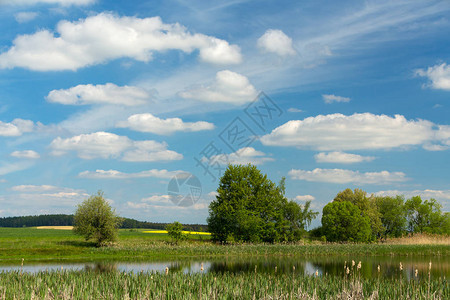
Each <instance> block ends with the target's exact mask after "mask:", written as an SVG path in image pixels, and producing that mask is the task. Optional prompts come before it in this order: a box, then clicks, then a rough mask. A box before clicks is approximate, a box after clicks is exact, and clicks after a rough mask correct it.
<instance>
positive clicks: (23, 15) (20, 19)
mask: <svg viewBox="0 0 450 300" xmlns="http://www.w3.org/2000/svg"><path fill="white" fill-rule="evenodd" d="M0 3H1V1H0ZM38 15H39V14H38V13H37V12H34V11H22V12H19V13H17V14H15V15H14V18H15V19H16V21H17V23H27V22H30V21H33V20H34V19H36V17H37V16H38Z"/></svg>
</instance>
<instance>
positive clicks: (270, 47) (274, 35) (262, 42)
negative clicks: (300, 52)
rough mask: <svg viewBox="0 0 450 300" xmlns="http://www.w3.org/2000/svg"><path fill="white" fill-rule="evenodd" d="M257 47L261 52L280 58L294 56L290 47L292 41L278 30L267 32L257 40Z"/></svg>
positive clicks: (293, 51)
mask: <svg viewBox="0 0 450 300" xmlns="http://www.w3.org/2000/svg"><path fill="white" fill-rule="evenodd" d="M257 45H258V47H259V48H260V49H262V50H263V51H266V52H272V53H276V54H278V55H280V56H286V55H295V54H296V52H295V50H294V48H293V47H292V39H291V38H290V37H288V36H287V35H286V34H285V33H284V32H283V31H281V30H278V29H269V30H267V31H266V32H265V33H264V34H263V35H262V36H261V37H260V38H259V39H258V42H257Z"/></svg>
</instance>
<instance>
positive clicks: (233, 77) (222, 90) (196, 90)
mask: <svg viewBox="0 0 450 300" xmlns="http://www.w3.org/2000/svg"><path fill="white" fill-rule="evenodd" d="M256 94H257V92H256V89H255V87H254V86H253V85H252V84H251V83H250V81H249V80H248V78H247V77H245V76H243V75H241V74H238V73H235V72H231V71H229V70H224V71H220V72H217V74H216V78H215V80H214V82H212V83H211V84H210V85H207V86H201V87H192V88H189V89H187V90H186V91H184V92H181V93H179V95H180V96H181V97H183V98H188V99H195V100H200V101H205V102H224V103H231V104H236V105H239V104H243V103H247V102H250V101H253V100H254V98H255V97H256Z"/></svg>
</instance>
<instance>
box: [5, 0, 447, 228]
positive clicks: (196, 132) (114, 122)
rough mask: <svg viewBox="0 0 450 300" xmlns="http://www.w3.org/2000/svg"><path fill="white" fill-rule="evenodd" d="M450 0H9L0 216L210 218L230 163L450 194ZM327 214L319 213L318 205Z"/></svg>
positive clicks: (307, 185) (318, 195)
mask: <svg viewBox="0 0 450 300" xmlns="http://www.w3.org/2000/svg"><path fill="white" fill-rule="evenodd" d="M449 16H450V2H448V1H415V0H414V1H410V0H408V1H339V2H336V1H240V0H236V1H228V2H222V1H200V0H198V1H197V0H190V1H183V0H179V1H172V0H167V1H154V0H152V1H145V0H142V1H121V0H117V1H104V0H0V217H6V216H19V215H38V214H51V213H68V214H70V213H74V211H75V210H76V207H77V204H79V203H81V202H82V201H83V200H84V199H86V198H88V197H89V196H90V195H93V194H96V193H97V191H99V190H101V191H103V192H104V195H105V197H106V198H107V199H108V201H109V202H110V203H111V206H112V207H113V208H115V209H116V211H117V212H118V213H119V214H120V215H121V216H124V217H131V218H136V219H138V220H145V221H152V222H173V221H180V222H182V223H200V224H205V223H206V219H207V216H208V205H209V203H210V202H211V201H212V200H213V199H214V197H215V191H216V190H217V187H218V184H219V179H220V176H221V174H222V173H223V171H224V169H225V167H226V165H227V163H232V164H238V163H240V164H247V163H253V164H256V165H257V166H258V168H259V169H260V170H261V171H262V172H263V173H264V174H267V176H268V178H269V179H271V180H272V181H274V182H279V181H280V179H281V178H282V177H286V196H287V197H288V198H289V199H292V200H294V201H296V202H298V203H299V204H303V203H305V201H309V200H311V201H312V207H313V209H314V210H316V211H319V212H321V210H322V208H323V206H324V205H326V204H327V203H328V202H330V201H332V199H333V198H334V196H335V195H336V194H337V193H338V192H339V191H342V190H344V189H346V188H351V189H354V188H360V189H363V190H364V191H367V192H368V194H374V195H398V194H402V195H404V196H405V198H406V199H407V198H410V197H412V196H414V195H421V196H422V197H423V198H424V199H429V198H435V199H437V200H438V201H439V202H440V203H441V204H442V205H443V210H444V211H449V210H450V204H449V203H450V186H449V182H450V173H449V172H450V171H449V166H450V156H449V148H450V122H449V120H450V118H449V115H450V65H449V64H450V34H449V33H450V19H449ZM319 223H320V217H319V218H318V219H317V220H316V221H315V222H314V223H313V226H316V225H318V224H319Z"/></svg>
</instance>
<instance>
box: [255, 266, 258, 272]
mask: <svg viewBox="0 0 450 300" xmlns="http://www.w3.org/2000/svg"><path fill="white" fill-rule="evenodd" d="M257 268H258V266H257V265H255V273H256V269H257Z"/></svg>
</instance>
